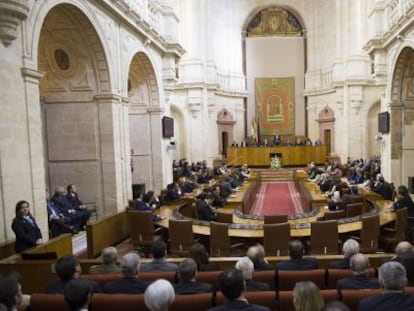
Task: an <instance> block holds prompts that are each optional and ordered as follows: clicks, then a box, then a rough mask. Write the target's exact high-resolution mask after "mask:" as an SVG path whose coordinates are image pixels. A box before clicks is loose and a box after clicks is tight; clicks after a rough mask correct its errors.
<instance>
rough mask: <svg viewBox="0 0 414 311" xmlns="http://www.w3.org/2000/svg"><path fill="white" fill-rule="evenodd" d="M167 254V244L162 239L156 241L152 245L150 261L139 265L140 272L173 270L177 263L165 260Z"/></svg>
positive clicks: (175, 269) (175, 268)
mask: <svg viewBox="0 0 414 311" xmlns="http://www.w3.org/2000/svg"><path fill="white" fill-rule="evenodd" d="M166 256H167V244H166V243H165V242H164V241H161V240H160V241H156V242H155V243H154V244H153V245H152V258H153V259H152V261H151V262H148V263H144V264H142V265H141V272H175V271H177V268H178V267H177V265H176V264H175V263H169V262H166V261H165V257H166Z"/></svg>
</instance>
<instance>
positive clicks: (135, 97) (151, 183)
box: [127, 51, 165, 191]
mask: <svg viewBox="0 0 414 311" xmlns="http://www.w3.org/2000/svg"><path fill="white" fill-rule="evenodd" d="M127 83H128V85H127V91H128V99H129V137H130V147H131V162H132V163H133V165H134V167H139V168H140V169H139V170H133V171H132V176H131V178H132V184H133V185H134V184H139V185H143V184H144V185H145V187H146V189H152V190H155V191H158V190H160V189H161V188H162V187H163V180H164V178H163V177H164V174H165V173H164V170H163V167H162V165H160V163H163V161H162V160H163V154H164V153H163V152H162V147H163V146H162V141H163V139H162V136H161V135H162V133H161V130H160V129H161V127H162V124H161V119H162V112H163V111H162V109H161V107H160V96H159V90H158V83H157V80H156V75H155V72H154V67H153V64H152V62H151V60H150V59H149V57H148V56H147V55H146V54H145V53H144V52H141V51H140V52H137V53H136V54H135V55H134V56H133V57H132V60H131V63H130V66H129V74H128V78H127Z"/></svg>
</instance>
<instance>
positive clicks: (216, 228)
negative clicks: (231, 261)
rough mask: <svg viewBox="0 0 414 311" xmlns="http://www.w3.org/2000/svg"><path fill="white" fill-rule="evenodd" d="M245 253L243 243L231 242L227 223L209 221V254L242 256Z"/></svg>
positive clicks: (214, 255)
mask: <svg viewBox="0 0 414 311" xmlns="http://www.w3.org/2000/svg"><path fill="white" fill-rule="evenodd" d="M242 247H243V248H242ZM236 252H237V253H236ZM245 253H246V245H245V244H244V243H237V244H233V245H232V244H231V242H230V237H229V224H227V223H219V222H215V221H210V256H212V257H223V256H242V255H244V254H245Z"/></svg>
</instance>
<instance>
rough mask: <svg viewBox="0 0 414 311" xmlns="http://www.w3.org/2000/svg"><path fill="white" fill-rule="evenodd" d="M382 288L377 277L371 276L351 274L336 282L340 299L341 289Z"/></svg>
mask: <svg viewBox="0 0 414 311" xmlns="http://www.w3.org/2000/svg"><path fill="white" fill-rule="evenodd" d="M376 288H380V285H379V282H378V279H377V278H373V277H370V276H354V275H353V276H351V277H349V278H343V279H340V280H338V282H337V283H336V290H337V291H338V299H341V290H343V289H376Z"/></svg>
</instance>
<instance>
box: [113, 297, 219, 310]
mask: <svg viewBox="0 0 414 311" xmlns="http://www.w3.org/2000/svg"><path fill="white" fill-rule="evenodd" d="M212 306H213V295H212V294H211V293H203V294H191V295H176V296H175V300H174V302H173V303H172V305H171V306H170V308H169V309H168V310H169V311H194V310H207V309H209V308H211V307H212ZM115 310H116V309H115ZM135 310H141V309H138V308H136V309H135Z"/></svg>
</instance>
